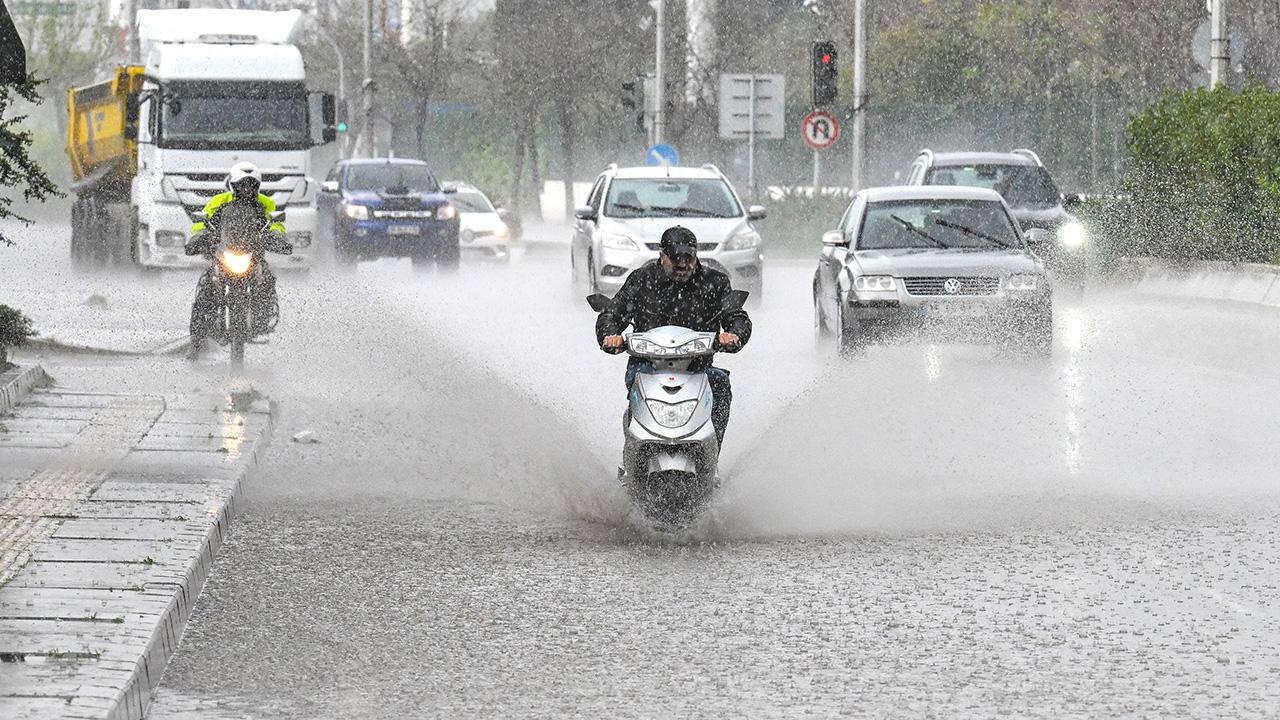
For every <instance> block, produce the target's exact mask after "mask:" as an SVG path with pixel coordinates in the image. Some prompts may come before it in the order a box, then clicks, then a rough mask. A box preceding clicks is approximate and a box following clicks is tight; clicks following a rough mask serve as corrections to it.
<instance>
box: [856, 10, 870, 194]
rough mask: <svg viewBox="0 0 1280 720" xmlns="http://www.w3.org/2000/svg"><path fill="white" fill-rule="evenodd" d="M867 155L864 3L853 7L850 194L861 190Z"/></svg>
mask: <svg viewBox="0 0 1280 720" xmlns="http://www.w3.org/2000/svg"><path fill="white" fill-rule="evenodd" d="M866 152H867V3H866V0H855V2H854V5H853V190H854V192H857V191H858V190H861V189H862V183H863V169H864V167H865V166H866V163H867V159H866Z"/></svg>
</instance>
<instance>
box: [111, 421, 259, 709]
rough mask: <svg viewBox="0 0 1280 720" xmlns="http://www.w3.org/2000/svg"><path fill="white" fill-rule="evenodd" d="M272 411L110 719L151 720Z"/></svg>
mask: <svg viewBox="0 0 1280 720" xmlns="http://www.w3.org/2000/svg"><path fill="white" fill-rule="evenodd" d="M269 407H270V411H269V412H268V414H267V424H266V426H265V427H264V428H263V430H262V434H261V435H259V436H258V439H257V441H256V442H255V443H254V447H253V450H252V451H251V452H250V453H249V455H248V460H247V461H246V462H245V465H244V469H243V470H242V471H241V472H240V473H239V475H238V476H237V477H236V478H235V479H234V480H233V481H231V483H230V487H228V488H227V489H226V491H225V494H224V495H223V497H222V501H221V503H220V505H219V507H218V508H217V510H216V516H214V517H213V522H212V523H211V524H210V525H209V526H208V528H207V530H206V531H205V537H204V541H203V542H202V543H201V546H200V547H201V549H200V553H199V554H198V555H197V556H196V557H195V558H194V559H193V560H192V561H191V563H190V564H189V565H188V566H187V568H186V571H185V573H184V577H183V581H182V582H181V583H180V584H177V585H176V586H175V587H176V588H177V591H176V592H174V593H173V595H172V597H171V599H170V600H169V604H168V606H167V607H165V609H164V611H163V612H161V614H160V620H159V622H158V623H157V630H156V633H155V635H153V636H152V637H151V640H150V642H148V643H147V647H146V649H145V650H144V651H143V653H142V657H140V658H139V659H138V662H137V664H136V666H135V667H134V670H133V673H132V674H131V676H130V678H129V680H128V681H127V682H126V684H125V687H124V689H123V690H121V692H120V694H119V695H118V696H116V698H115V701H114V703H113V705H112V707H111V709H110V710H109V711H108V713H107V717H108V718H110V719H111V720H141V719H142V718H143V717H145V716H146V713H147V709H148V708H149V707H150V705H151V698H152V696H153V695H154V694H155V691H156V688H158V687H159V685H160V681H161V680H162V679H163V677H164V669H165V667H166V666H167V665H168V664H169V659H170V658H172V657H173V654H174V653H175V652H177V650H178V646H179V645H180V644H181V642H182V632H183V630H184V629H185V628H186V625H187V621H188V620H189V619H190V618H191V613H192V611H193V610H194V609H195V606H196V602H197V600H199V598H200V593H201V591H202V590H203V589H204V583H205V580H207V579H208V578H209V573H210V572H211V571H212V570H213V562H214V560H215V559H216V557H217V555H218V551H219V550H220V549H222V544H223V543H224V542H225V541H226V539H227V536H228V535H229V534H230V532H231V523H232V521H233V520H234V519H235V516H236V511H237V507H238V506H239V505H240V504H241V503H242V498H243V488H244V484H245V482H246V481H248V480H249V479H250V478H251V477H252V476H253V475H254V474H255V473H256V470H257V467H258V465H259V464H261V462H262V457H263V454H264V453H265V452H266V448H267V446H268V445H270V444H271V438H272V435H273V434H274V430H275V423H276V417H277V415H278V413H279V405H278V404H277V403H276V402H275V401H274V400H273V401H270V403H269ZM210 515H214V513H210Z"/></svg>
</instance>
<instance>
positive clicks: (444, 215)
mask: <svg viewBox="0 0 1280 720" xmlns="http://www.w3.org/2000/svg"><path fill="white" fill-rule="evenodd" d="M436 217H438V218H440V219H441V220H452V219H454V218H456V217H458V209H457V208H455V207H454V206H452V205H448V204H445V205H441V206H440V207H439V209H437V210H436Z"/></svg>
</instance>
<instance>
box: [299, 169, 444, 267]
mask: <svg viewBox="0 0 1280 720" xmlns="http://www.w3.org/2000/svg"><path fill="white" fill-rule="evenodd" d="M454 191H455V188H453V187H450V186H449V185H447V184H441V183H440V182H439V181H437V180H436V178H435V175H433V174H432V173H431V168H429V167H428V166H427V164H426V163H424V162H422V161H421V160H408V159H400V158H372V159H362V160H344V161H342V162H339V163H338V164H336V165H334V166H333V169H332V170H330V171H329V176H328V177H327V178H325V181H324V184H323V185H322V187H321V192H320V196H319V198H318V202H317V207H316V210H317V213H318V215H319V217H318V218H317V222H316V226H317V229H318V230H319V231H320V234H321V242H327V243H328V244H329V246H330V247H332V248H333V256H334V262H335V263H336V264H337V265H338V266H340V267H341V266H348V267H354V266H355V264H356V263H357V262H358V261H360V260H369V259H373V258H380V257H407V258H411V259H412V260H413V265H414V267H415V268H416V267H431V266H433V265H434V266H439V267H441V268H445V269H453V268H456V267H457V266H458V258H459V251H458V212H457V210H455V209H454V207H453V205H452V204H450V203H449V200H448V198H447V197H446V195H447V194H449V193H451V192H454Z"/></svg>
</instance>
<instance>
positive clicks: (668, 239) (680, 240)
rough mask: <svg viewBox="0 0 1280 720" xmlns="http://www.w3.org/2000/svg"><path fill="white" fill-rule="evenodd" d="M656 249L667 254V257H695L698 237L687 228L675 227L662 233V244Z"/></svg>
mask: <svg viewBox="0 0 1280 720" xmlns="http://www.w3.org/2000/svg"><path fill="white" fill-rule="evenodd" d="M658 247H659V248H661V250H662V252H664V253H666V254H667V257H675V256H677V255H697V254H698V237H697V236H696V235H694V234H693V231H692V230H690V229H689V228H687V227H681V226H680V225H676V226H674V227H669V228H667V230H666V232H664V233H662V242H661V243H659V245H658Z"/></svg>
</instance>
